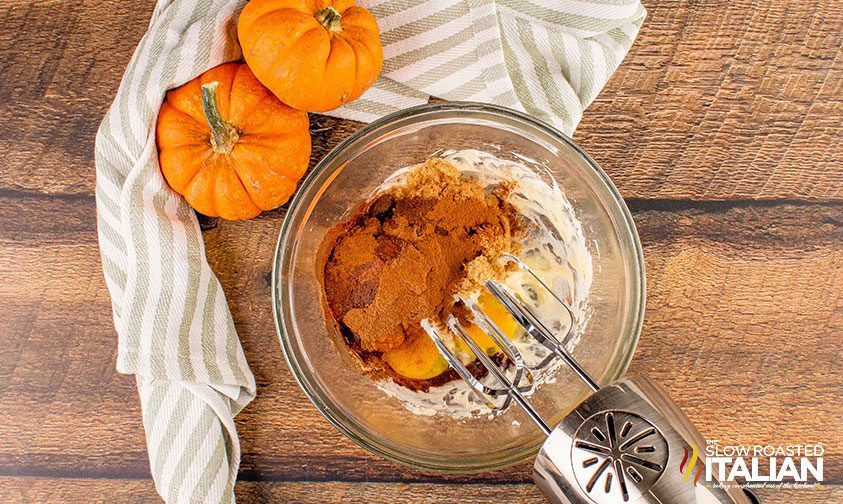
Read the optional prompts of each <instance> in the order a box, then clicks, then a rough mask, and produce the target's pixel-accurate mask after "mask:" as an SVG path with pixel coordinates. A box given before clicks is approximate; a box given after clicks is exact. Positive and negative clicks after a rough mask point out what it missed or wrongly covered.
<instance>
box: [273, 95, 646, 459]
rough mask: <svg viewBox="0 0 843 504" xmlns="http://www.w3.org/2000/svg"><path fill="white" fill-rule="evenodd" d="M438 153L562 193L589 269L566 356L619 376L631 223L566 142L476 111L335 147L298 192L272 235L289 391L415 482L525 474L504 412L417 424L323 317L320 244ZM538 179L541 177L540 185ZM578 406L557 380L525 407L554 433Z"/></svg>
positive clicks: (416, 114) (521, 442) (629, 297)
mask: <svg viewBox="0 0 843 504" xmlns="http://www.w3.org/2000/svg"><path fill="white" fill-rule="evenodd" d="M445 149H456V150H460V149H478V150H482V151H486V152H491V153H494V154H495V155H496V156H497V157H499V158H503V159H511V160H522V159H523V158H528V159H529V160H532V161H534V162H535V163H537V165H539V166H541V167H543V168H544V169H545V170H547V172H549V173H550V174H552V176H553V177H554V178H555V179H556V181H557V182H558V183H559V186H560V187H561V188H562V190H563V192H564V193H565V195H566V196H567V198H568V199H569V201H570V202H571V204H572V205H573V208H574V210H575V212H576V215H577V217H578V219H579V220H580V222H581V223H582V225H583V231H584V234H585V238H586V241H587V242H588V247H589V251H590V252H591V254H592V257H593V268H594V274H593V276H594V279H593V284H592V290H591V294H590V297H589V304H590V309H591V310H592V312H591V319H590V321H589V322H588V325H587V327H586V329H585V331H584V332H583V334H582V338H581V340H580V341H579V343H578V344H577V346H576V347H575V349H574V351H573V355H574V357H575V358H576V359H578V360H579V362H580V363H581V364H582V365H583V367H584V368H585V369H586V370H587V371H588V372H589V373H590V374H591V375H592V377H593V378H595V379H596V380H597V382H598V383H600V384H606V383H608V382H610V381H612V380H615V379H617V378H618V377H620V376H621V375H622V374H623V373H624V371H626V368H627V366H628V365H629V361H630V359H631V358H632V354H633V352H634V350H635V345H636V342H637V340H638V334H639V332H640V330H641V323H642V319H643V314H644V261H643V258H642V254H641V245H640V243H639V241H638V235H637V233H636V231H635V227H634V224H633V222H632V217H631V216H630V213H629V210H628V209H627V207H626V205H625V204H624V202H623V199H622V198H621V196H620V194H618V191H617V189H615V187H614V186H613V185H612V182H611V181H610V180H609V178H608V177H607V176H606V174H605V173H604V172H603V170H601V169H600V167H599V166H597V163H595V162H594V161H593V160H592V159H591V158H590V157H588V155H587V154H586V153H585V152H583V150H582V149H580V148H579V147H578V146H577V145H576V144H574V142H572V141H571V139H570V138H568V137H567V136H565V135H563V134H562V133H560V132H558V131H556V130H554V129H553V128H551V127H550V126H547V125H545V124H542V123H541V122H538V121H537V120H535V119H533V118H531V117H529V116H526V115H524V114H521V113H519V112H515V111H512V110H508V109H504V108H501V107H495V106H490V105H484V104H473V103H459V104H456V103H444V104H430V105H424V106H420V107H414V108H410V109H407V110H404V111H401V112H399V113H396V114H393V115H390V116H388V117H385V118H383V119H381V120H379V121H376V122H374V123H372V124H370V125H368V126H366V127H365V128H363V129H362V130H360V131H359V132H358V133H356V134H355V135H353V136H352V137H351V138H349V139H348V140H346V141H345V142H343V143H342V144H340V145H339V146H337V147H336V148H335V149H334V150H333V151H331V152H330V153H329V154H328V155H327V156H326V157H325V159H323V160H322V161H321V162H320V163H319V165H318V166H316V168H315V169H314V170H313V172H312V173H311V174H310V175H309V176H308V177H307V179H306V180H305V181H304V182H303V184H302V186H301V188H299V191H298V193H297V194H296V196H295V198H294V199H293V201H292V203H291V204H290V207H289V210H288V212H287V217H286V219H285V220H284V224H283V226H282V228H281V235H280V238H279V240H278V248H277V250H276V254H275V262H274V271H273V303H274V308H275V320H276V324H277V328H278V334H279V336H280V339H281V343H282V344H283V347H284V353H285V355H286V358H287V362H288V363H289V365H290V368H291V369H292V370H293V373H294V374H295V376H296V379H297V380H298V382H299V384H301V386H302V388H303V389H304V391H305V392H306V393H307V395H308V396H309V397H310V399H311V400H312V401H313V403H314V404H315V405H316V407H317V408H318V409H319V411H320V412H321V413H322V414H323V415H324V416H325V418H327V419H328V420H329V421H330V422H331V423H332V424H333V425H334V426H335V427H336V428H338V429H339V430H340V431H342V432H343V433H344V434H345V435H347V436H348V437H350V438H351V439H353V440H354V441H356V442H357V443H359V444H360V445H361V446H363V447H365V448H366V449H368V450H370V451H372V452H374V453H377V454H379V455H382V456H384V457H387V458H389V459H392V460H395V461H398V462H401V463H403V464H406V465H409V466H412V467H414V468H417V469H424V470H433V471H441V472H452V473H454V472H474V471H485V470H493V469H498V468H501V467H504V466H507V465H511V464H515V463H518V462H522V461H524V460H527V459H528V458H530V457H532V456H533V455H535V453H536V452H537V450H538V448H539V446H540V445H541V443H542V442H543V441H544V436H543V435H542V433H541V432H540V431H539V429H538V428H537V427H536V426H535V425H534V424H533V423H532V422H531V421H530V420H529V418H528V417H527V416H526V414H524V412H523V411H521V410H520V408H518V407H517V406H515V405H513V406H512V407H510V408H509V409H508V410H507V411H505V412H503V413H502V414H499V415H495V416H494V417H492V418H489V417H482V418H473V419H465V420H455V419H452V418H450V417H445V416H418V415H414V414H412V413H410V412H409V411H407V410H406V409H404V407H403V406H402V405H401V404H400V403H399V402H398V400H396V399H394V398H391V397H388V396H386V395H385V394H384V393H383V392H382V391H381V390H380V389H378V387H377V386H376V384H375V383H374V382H373V381H371V380H370V379H369V378H367V377H365V376H364V375H363V374H362V373H361V372H360V370H359V368H358V366H357V364H356V362H355V361H353V360H352V358H351V356H350V355H349V353H348V351H347V350H346V348H345V347H344V345H343V343H342V342H341V341H342V340H341V336H340V335H339V334H338V332H337V331H336V329H335V328H334V326H333V324H332V323H331V321H330V320H328V319H327V318H326V312H325V310H324V309H323V297H322V289H321V284H320V281H319V274H318V271H319V269H320V266H321V264H320V263H321V259H322V258H324V253H325V251H324V250H323V247H324V244H323V241H324V238H325V235H326V233H327V232H328V231H329V230H331V229H332V228H333V227H334V226H336V225H337V224H339V223H341V222H343V221H344V220H345V219H346V218H347V217H348V216H349V214H350V212H351V211H352V210H354V209H355V208H356V207H357V206H358V205H359V204H360V203H361V202H362V201H364V200H366V199H367V198H368V197H369V196H370V195H371V193H372V191H373V190H374V189H375V188H376V187H377V186H378V185H380V184H381V182H382V181H383V180H384V179H386V178H387V177H388V176H389V175H390V174H392V173H393V172H394V171H395V170H396V169H398V168H402V167H405V166H409V165H414V164H417V163H420V162H423V161H424V160H425V159H427V158H428V157H430V156H432V155H434V154H436V153H437V152H439V151H442V150H445ZM545 178H546V177H545ZM587 393H588V391H587V389H586V388H585V387H584V386H583V385H582V383H581V382H580V381H579V380H578V379H577V378H576V376H575V375H573V373H571V372H570V370H568V369H567V368H565V367H564V366H563V367H562V368H561V369H560V370H559V372H558V373H557V378H556V381H555V382H554V383H546V384H544V385H542V386H541V387H540V388H539V389H538V390H537V391H536V392H535V393H534V394H533V395H532V396H531V397H530V401H531V402H532V403H533V405H535V406H536V407H537V409H538V410H539V411H540V412H541V413H542V415H543V416H544V418H545V420H547V421H548V422H549V423H550V425H555V424H556V423H557V422H558V421H560V420H561V418H562V417H563V416H564V415H565V414H567V413H568V412H569V411H570V410H571V409H572V408H573V407H574V406H575V405H576V404H577V403H579V402H580V401H581V400H582V399H583V398H584V397H585V395H586V394H587Z"/></svg>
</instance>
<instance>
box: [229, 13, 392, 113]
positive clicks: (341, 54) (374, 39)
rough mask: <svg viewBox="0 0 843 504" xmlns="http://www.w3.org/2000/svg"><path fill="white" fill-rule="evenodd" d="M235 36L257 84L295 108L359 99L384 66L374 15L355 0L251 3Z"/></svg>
mask: <svg viewBox="0 0 843 504" xmlns="http://www.w3.org/2000/svg"><path fill="white" fill-rule="evenodd" d="M237 33H238V36H239V38H240V45H241V47H242V48H243V57H244V58H245V59H246V63H248V65H249V67H250V68H251V69H252V71H253V72H254V73H255V76H256V77H257V78H258V80H260V81H261V82H262V83H263V84H264V85H265V86H266V87H268V88H269V89H271V90H272V92H273V93H275V96H277V97H278V98H279V99H280V100H281V101H283V102H284V103H286V104H287V105H289V106H291V107H293V108H297V109H299V110H307V111H309V112H324V111H326V110H331V109H335V108H337V107H339V106H340V105H342V104H344V103H347V102H349V101H351V100H354V99H356V98H358V97H359V96H360V95H362V94H363V92H364V91H366V90H367V89H369V87H370V86H371V85H372V83H374V82H375V79H376V78H377V77H378V74H379V73H380V71H381V66H382V65H383V49H382V48H381V42H380V34H379V31H378V25H377V22H376V21H375V17H374V16H372V14H371V13H370V12H369V11H367V10H366V9H364V8H362V7H357V6H355V5H354V0H304V1H302V0H251V1H250V2H249V3H248V4H246V7H244V8H243V12H242V13H241V14H240V20H239V21H238V24H237Z"/></svg>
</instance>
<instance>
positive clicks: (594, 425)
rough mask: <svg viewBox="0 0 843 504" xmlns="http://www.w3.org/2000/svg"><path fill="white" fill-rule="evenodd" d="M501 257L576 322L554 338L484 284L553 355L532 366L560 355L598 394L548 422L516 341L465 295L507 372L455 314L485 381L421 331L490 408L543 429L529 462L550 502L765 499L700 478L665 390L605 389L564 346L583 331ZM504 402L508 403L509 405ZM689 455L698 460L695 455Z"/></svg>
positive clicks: (693, 439) (437, 338)
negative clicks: (533, 399)
mask: <svg viewBox="0 0 843 504" xmlns="http://www.w3.org/2000/svg"><path fill="white" fill-rule="evenodd" d="M504 259H505V260H507V261H511V262H514V263H515V264H516V265H518V267H519V268H521V269H523V270H524V271H526V272H527V273H529V274H530V275H531V276H532V277H533V278H535V280H536V281H537V282H538V283H539V284H540V285H541V286H542V287H543V288H545V289H547V291H548V292H550V293H551V294H552V295H553V297H554V298H555V299H556V300H557V301H558V302H559V304H560V305H561V306H563V307H564V309H565V310H566V311H567V312H568V316H569V317H570V320H571V324H570V328H569V330H568V333H567V334H566V335H565V337H563V338H562V339H557V338H556V337H555V336H554V334H553V332H552V331H550V330H549V329H548V328H547V327H546V326H545V324H544V323H542V321H541V320H540V319H539V317H538V316H536V314H535V313H534V312H533V311H532V310H531V309H530V307H529V306H528V305H527V304H525V303H522V302H521V301H520V300H519V299H518V297H517V296H516V295H514V294H513V293H511V292H510V291H509V290H508V289H507V288H506V287H504V286H503V285H501V284H499V283H497V282H493V281H487V282H486V284H485V285H486V288H487V289H488V290H489V292H490V293H491V294H492V295H493V296H494V297H495V299H497V300H498V301H499V302H500V303H501V304H502V305H503V307H504V308H505V309H506V311H507V312H509V314H510V315H512V317H513V318H514V319H515V321H516V322H517V323H518V324H519V325H521V326H522V327H523V328H524V330H525V331H526V333H527V334H529V335H530V336H531V337H533V338H535V339H536V340H537V341H538V342H540V343H541V344H542V345H543V346H544V347H546V348H547V349H548V350H549V351H550V352H551V354H550V356H549V357H548V358H547V359H545V360H544V361H543V362H542V363H540V364H539V365H537V366H534V368H540V367H543V366H545V365H547V364H548V363H549V361H550V360H552V359H556V358H558V359H562V361H564V362H565V363H566V364H567V365H568V366H569V367H570V368H571V369H572V370H573V371H574V373H575V374H576V375H577V376H578V377H579V378H580V379H581V380H582V381H583V382H584V383H585V384H586V385H587V386H588V387H589V388H590V389H591V390H592V394H591V395H589V396H588V397H587V398H586V399H585V400H583V401H582V402H581V403H580V404H579V405H578V406H576V407H575V408H574V410H573V411H572V412H571V413H569V414H568V415H567V416H565V418H563V419H562V421H561V422H560V423H559V424H558V425H556V426H555V427H551V426H550V425H548V423H547V422H546V421H545V420H544V419H543V418H542V417H541V415H540V414H539V413H538V412H537V411H536V409H535V408H534V407H533V406H532V405H531V404H530V403H529V402H528V401H527V399H526V398H525V397H524V393H525V392H527V391H529V390H530V389H531V388H532V386H533V375H532V372H531V371H532V369H531V368H530V367H529V366H527V365H526V364H525V361H524V359H523V358H522V356H521V354H520V353H519V351H518V349H517V348H516V347H515V345H513V344H512V343H511V342H510V341H509V338H507V336H506V335H505V334H504V332H503V331H502V330H501V329H500V328H499V327H498V326H497V325H496V324H495V322H494V321H492V319H491V318H490V317H488V316H487V315H486V314H485V313H484V312H483V311H482V310H481V309H480V307H479V306H478V305H476V304H475V303H473V302H471V301H470V300H465V299H463V302H464V303H465V304H466V305H467V306H468V308H469V309H470V310H471V311H472V313H473V314H474V316H475V318H476V320H477V322H478V324H477V325H478V326H479V327H480V328H481V329H482V330H484V332H486V333H487V334H488V335H489V336H491V338H492V339H493V340H494V341H495V343H496V344H497V345H498V346H499V347H500V348H501V350H502V351H503V354H504V356H505V357H506V359H507V361H508V364H507V365H506V366H499V365H498V364H496V363H495V362H494V361H493V360H492V359H491V358H490V357H488V356H487V355H486V353H485V352H484V351H483V350H482V349H481V348H480V347H479V345H477V343H476V342H475V341H474V340H473V339H472V338H471V336H470V335H469V334H468V333H467V332H466V331H465V329H464V328H463V327H462V326H461V325H460V323H459V321H458V320H457V319H456V318H455V317H453V316H451V317H450V318H449V319H448V320H447V321H446V322H447V326H448V329H449V330H450V331H452V332H453V333H454V334H455V335H456V336H457V337H459V338H460V340H462V341H463V342H464V343H465V344H466V345H467V346H468V347H469V348H470V349H471V351H472V352H473V353H474V355H475V356H476V357H477V360H478V361H479V362H480V363H481V364H482V365H483V367H484V368H485V369H486V370H487V371H488V375H487V376H486V377H485V378H484V379H483V380H481V379H478V378H477V377H476V376H474V375H473V374H472V373H471V372H470V371H469V370H468V368H467V367H466V366H465V365H463V364H462V362H461V361H460V359H459V358H458V357H457V356H456V355H455V354H454V353H453V352H452V351H451V350H450V349H449V348H448V347H447V346H446V344H445V343H444V341H443V339H442V337H441V335H440V334H439V332H438V331H437V329H436V327H434V326H433V325H432V324H431V323H430V322H429V321H423V322H422V326H423V327H424V329H425V331H426V332H427V334H428V335H429V336H430V337H431V338H432V339H433V341H434V343H435V344H436V347H437V348H438V349H439V352H440V353H441V354H442V355H443V356H444V357H445V359H447V361H448V363H449V364H450V365H451V367H452V368H453V369H454V370H455V371H456V372H457V373H458V374H459V375H460V377H462V379H463V380H465V381H466V382H467V383H468V384H469V385H470V386H471V388H472V389H473V390H474V391H475V393H476V394H477V395H478V397H480V398H481V399H483V400H484V401H485V402H486V403H487V405H488V406H489V407H491V408H494V409H503V408H506V407H507V406H508V405H509V404H510V403H511V402H512V401H515V402H516V403H518V405H519V406H521V407H522V408H523V409H524V411H526V412H527V414H528V415H529V416H530V418H531V419H532V420H533V421H534V422H535V423H536V425H538V427H539V428H540V429H541V430H542V431H543V432H544V433H545V435H546V436H547V440H546V441H545V443H544V445H542V448H541V450H539V453H538V455H537V457H536V461H535V463H534V464H533V481H535V483H536V485H537V486H538V487H539V489H540V490H541V492H542V494H544V496H545V498H546V499H547V500H548V501H549V502H551V503H554V504H612V503H626V502H629V503H635V504H643V503H653V504H686V503H735V504H752V503H759V502H760V501H759V500H758V499H757V497H755V496H754V495H753V494H751V493H750V492H746V493H744V492H743V491H741V490H740V489H739V488H736V487H735V486H734V485H731V486H729V485H727V486H721V485H718V484H716V482H707V483H702V482H700V481H699V476H700V474H701V471H703V470H704V469H703V467H704V459H705V454H704V453H703V449H704V446H705V443H704V440H703V438H702V436H701V434H700V433H699V431H697V429H696V428H695V427H694V425H693V424H692V423H691V422H690V420H689V419H688V417H686V416H685V414H684V413H683V412H682V411H681V410H680V409H679V407H678V406H677V405H676V404H675V403H674V402H673V401H672V400H671V399H670V398H669V397H668V396H667V395H666V394H665V393H664V391H663V390H662V389H661V388H660V387H658V386H657V385H656V384H655V383H653V382H652V381H650V380H649V379H647V378H645V377H641V376H636V377H625V378H622V379H620V380H618V381H615V382H613V383H611V384H609V385H606V386H604V387H600V386H599V385H598V384H597V382H595V381H594V380H593V379H592V378H591V377H590V376H589V374H588V373H587V372H586V371H585V370H584V369H583V368H582V366H581V365H580V364H579V363H578V362H577V361H576V360H575V359H574V358H573V357H572V356H571V354H570V353H569V352H568V351H567V350H566V349H565V346H564V344H563V342H564V341H566V340H567V339H568V338H569V337H571V336H572V335H574V334H575V332H576V330H577V328H576V323H575V319H574V316H573V312H572V311H571V308H570V307H569V306H568V304H567V303H565V302H564V301H563V300H562V299H560V298H559V296H557V295H556V293H554V292H553V290H552V289H550V288H549V287H548V286H547V285H546V284H545V283H544V282H543V281H542V280H541V278H539V277H538V276H537V275H536V274H535V273H534V272H533V271H532V270H531V269H530V268H529V267H528V266H527V265H526V264H524V263H523V262H522V261H521V260H519V259H518V258H516V257H514V256H511V255H507V256H505V258H504ZM508 375H511V376H508ZM490 383H491V384H490ZM498 398H503V402H502V403H501V402H500V401H499V400H498ZM496 400H498V403H496ZM691 454H694V455H692V456H691V457H690V459H689V455H691ZM694 457H696V458H694ZM692 461H693V462H692ZM686 462H687V464H686ZM692 465H693V466H695V467H692Z"/></svg>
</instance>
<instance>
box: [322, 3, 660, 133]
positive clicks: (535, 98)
mask: <svg viewBox="0 0 843 504" xmlns="http://www.w3.org/2000/svg"><path fill="white" fill-rule="evenodd" d="M358 4H359V5H363V6H365V7H367V8H369V9H370V10H371V11H372V12H373V13H374V14H375V17H376V18H377V20H378V25H379V26H380V29H381V41H382V42H383V49H384V67H383V71H382V73H381V78H380V79H378V81H377V82H376V83H375V85H374V86H372V88H371V89H370V90H369V91H368V92H366V93H365V94H364V95H363V96H362V97H360V99H358V100H356V101H355V102H353V103H350V104H348V105H346V106H344V107H342V108H340V109H338V110H335V111H333V112H330V113H329V114H330V115H335V116H338V117H343V118H347V119H355V120H359V121H364V122H369V121H372V120H374V119H376V118H378V117H381V116H383V115H386V114H389V113H392V112H396V111H398V110H400V109H402V108H406V107H409V106H413V105H420V104H422V103H426V102H427V101H428V98H429V97H430V96H436V97H438V98H444V99H447V100H453V101H478V102H486V103H495V104H497V105H503V106H505V107H510V108H514V109H517V110H520V111H522V112H527V113H528V114H530V115H532V116H534V117H538V118H539V119H542V120H543V121H544V122H546V123H548V124H552V125H553V126H556V127H557V128H558V129H560V130H562V131H563V132H564V133H566V134H568V135H570V134H571V133H573V131H574V129H575V128H576V126H577V124H578V123H579V121H580V119H581V118H582V113H583V110H585V108H586V107H587V106H588V105H589V104H590V103H591V102H592V101H593V100H594V98H595V97H596V96H597V93H599V92H600V90H601V89H602V88H603V86H604V85H605V84H606V81H608V80H609V77H610V76H611V75H612V72H614V71H615V69H616V68H617V67H618V65H619V64H620V62H621V60H622V59H623V58H624V56H625V55H626V53H627V51H629V48H630V46H631V45H632V42H633V41H634V40H635V37H636V36H637V35H638V30H639V28H640V27H641V24H642V23H643V22H644V17H645V16H646V14H647V13H646V11H645V10H644V7H643V6H642V5H641V3H640V2H639V0H359V1H358Z"/></svg>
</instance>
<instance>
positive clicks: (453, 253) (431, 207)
mask: <svg viewBox="0 0 843 504" xmlns="http://www.w3.org/2000/svg"><path fill="white" fill-rule="evenodd" d="M508 190H509V188H508V187H507V186H506V185H504V184H497V185H494V186H492V187H485V186H483V185H481V184H480V183H479V182H478V181H476V180H474V179H470V178H465V177H463V176H462V175H461V174H460V172H459V171H458V170H456V169H455V168H454V167H453V166H451V165H450V164H449V163H447V162H445V161H443V160H440V159H432V160H429V161H428V162H427V163H425V164H424V165H421V166H419V167H417V168H414V169H413V170H411V171H410V172H409V173H408V174H407V175H406V177H405V178H404V180H403V181H402V182H401V183H399V184H398V185H396V186H393V187H391V188H389V189H388V190H386V191H385V192H384V193H382V194H380V195H379V196H377V197H376V198H375V199H374V200H372V201H369V202H366V203H365V204H363V205H362V206H361V208H360V209H358V211H357V212H356V213H354V215H352V217H351V218H350V219H349V220H348V221H347V222H346V223H344V224H342V225H341V226H340V228H338V229H337V230H336V232H335V233H333V234H332V237H331V238H329V240H333V241H332V242H331V243H329V244H328V246H327V247H326V250H327V254H326V260H325V263H324V268H323V273H324V275H323V287H324V294H325V298H326V301H327V306H328V309H329V310H330V313H331V314H332V315H333V318H334V319H335V320H336V322H337V323H338V325H339V326H340V329H341V331H342V332H343V334H344V335H345V336H346V341H347V342H348V344H349V346H350V347H351V349H352V350H353V351H354V352H356V353H357V354H358V357H360V358H361V360H362V361H364V362H367V363H369V364H370V365H372V364H373V363H374V365H372V368H373V369H379V370H380V371H384V370H386V372H387V374H390V370H389V366H387V365H385V364H384V363H383V362H380V359H379V357H380V355H381V354H382V353H384V352H389V351H392V350H396V349H400V348H402V347H403V346H404V345H410V344H411V343H414V341H415V343H414V344H415V345H417V344H418V341H416V338H418V337H419V332H420V326H419V323H420V322H421V320H424V319H431V320H439V321H441V320H444V318H445V317H447V316H448V315H449V314H454V315H457V316H458V315H460V314H461V313H464V311H465V310H464V308H460V307H459V306H458V305H459V303H458V302H457V300H456V298H455V294H457V293H458V292H467V291H471V290H473V289H474V288H476V287H478V286H479V284H480V282H483V281H484V280H486V279H501V278H502V277H503V275H504V273H505V269H504V266H502V265H500V262H499V261H498V260H497V259H498V258H499V257H500V255H501V254H503V253H506V252H509V253H517V250H516V249H517V248H518V242H517V240H515V238H516V237H517V235H518V228H519V227H518V213H517V211H516V210H515V209H514V208H513V207H512V206H511V205H510V204H509V203H507V201H506V198H507V194H508ZM422 337H426V335H423V332H422ZM413 348H415V347H413ZM431 348H432V346H431ZM434 351H435V349H434ZM443 371H444V369H443ZM396 381H399V380H396Z"/></svg>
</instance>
